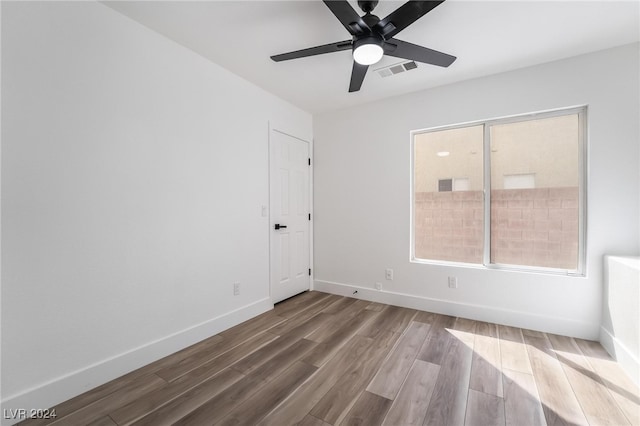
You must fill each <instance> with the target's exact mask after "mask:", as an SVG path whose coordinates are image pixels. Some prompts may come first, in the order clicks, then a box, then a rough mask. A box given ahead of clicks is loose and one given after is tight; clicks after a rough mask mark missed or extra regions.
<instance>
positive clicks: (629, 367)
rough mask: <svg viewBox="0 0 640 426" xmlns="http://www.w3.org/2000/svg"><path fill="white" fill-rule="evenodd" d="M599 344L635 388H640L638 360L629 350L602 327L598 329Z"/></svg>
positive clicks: (639, 363)
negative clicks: (618, 365)
mask: <svg viewBox="0 0 640 426" xmlns="http://www.w3.org/2000/svg"><path fill="white" fill-rule="evenodd" d="M600 344H602V346H603V347H604V348H605V349H606V351H607V352H609V355H611V356H612V357H613V359H615V360H616V361H617V362H618V364H620V366H621V367H622V369H623V370H624V371H625V373H627V374H628V375H629V377H630V378H631V380H633V382H634V383H635V384H636V386H640V360H638V358H637V357H636V356H635V355H634V354H633V353H632V352H631V351H630V350H629V348H627V346H626V345H625V344H624V343H622V342H621V341H620V340H619V339H618V338H616V337H615V336H614V335H613V334H611V333H610V332H609V330H607V329H606V328H604V327H600Z"/></svg>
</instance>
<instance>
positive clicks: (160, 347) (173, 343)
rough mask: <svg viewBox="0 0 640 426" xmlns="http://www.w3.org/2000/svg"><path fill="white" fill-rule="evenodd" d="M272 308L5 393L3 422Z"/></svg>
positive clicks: (237, 313)
mask: <svg viewBox="0 0 640 426" xmlns="http://www.w3.org/2000/svg"><path fill="white" fill-rule="evenodd" d="M271 309H273V303H271V299H270V298H265V299H262V300H258V301H257V302H254V303H251V304H249V305H247V306H244V307H242V308H239V309H236V310H234V311H231V312H228V313H225V314H223V315H220V316H218V317H215V318H212V319H210V320H207V321H205V322H203V323H200V324H197V325H195V326H193V327H190V328H187V329H185V330H182V331H179V332H177V333H174V334H171V335H169V336H166V337H164V338H162V339H158V340H156V341H153V342H150V343H147V344H144V345H142V346H139V347H137V348H134V349H131V350H130V351H128V352H125V353H122V354H120V355H117V356H115V357H111V358H109V359H105V360H102V361H99V362H97V363H95V364H93V365H89V366H86V367H84V368H82V369H79V370H77V371H75V372H73V373H71V374H67V375H65V376H62V377H59V378H57V379H55V380H52V381H50V382H47V383H43V384H41V385H39V386H36V387H34V388H31V389H28V390H26V391H24V392H22V393H20V394H17V395H11V396H9V397H6V398H4V399H3V400H2V402H1V404H0V405H1V407H2V423H1V424H2V426H5V425H12V424H15V423H17V422H18V421H20V420H24V419H8V418H6V417H11V415H12V413H17V411H16V410H18V409H25V410H26V412H27V413H28V412H29V410H31V409H46V408H49V407H53V406H54V405H56V404H59V403H61V402H63V401H66V400H68V399H70V398H73V397H74V396H77V395H80V394H81V393H83V392H86V391H88V390H90V389H93V388H95V387H97V386H100V385H102V384H103V383H106V382H108V381H110V380H113V379H115V378H117V377H120V376H122V375H124V374H126V373H128V372H130V371H133V370H135V369H137V368H140V367H142V366H144V365H147V364H149V363H151V362H153V361H156V360H158V359H160V358H163V357H165V356H167V355H170V354H172V353H174V352H177V351H179V350H181V349H183V348H186V347H187V346H190V345H192V344H194V343H197V342H199V341H201V340H204V339H206V338H208V337H211V336H213V335H215V334H218V333H220V332H221V331H224V330H226V329H228V328H230V327H233V326H234V325H237V324H240V323H241V322H243V321H246V320H248V319H251V318H253V317H255V316H257V315H260V314H262V313H264V312H267V311H269V310H271Z"/></svg>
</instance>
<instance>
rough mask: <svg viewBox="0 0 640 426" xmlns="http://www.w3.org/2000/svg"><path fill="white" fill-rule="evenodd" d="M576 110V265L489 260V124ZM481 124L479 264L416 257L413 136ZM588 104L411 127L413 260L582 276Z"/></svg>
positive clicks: (548, 116)
mask: <svg viewBox="0 0 640 426" xmlns="http://www.w3.org/2000/svg"><path fill="white" fill-rule="evenodd" d="M572 114H576V115H577V116H578V132H579V134H578V175H579V177H578V179H579V182H578V265H577V268H576V269H562V268H546V267H540V266H528V265H511V264H500V263H491V191H490V188H491V131H490V129H491V126H493V125H501V124H509V123H518V122H523V121H529V120H539V119H544V118H551V117H558V116H563V115H572ZM478 125H483V126H484V138H483V144H484V145H483V150H484V151H483V153H484V155H483V176H484V184H483V194H484V249H483V262H482V264H476V263H463V262H455V261H443V260H431V259H420V258H416V257H415V211H414V210H415V181H414V179H415V169H414V168H415V136H416V135H419V134H423V133H430V132H438V131H442V130H450V129H457V128H464V127H471V126H478ZM587 125H588V123H587V106H586V105H579V106H573V107H568V108H560V109H554V110H546V111H538V112H533V113H526V114H518V115H512V116H506V117H500V118H491V119H486V120H478V121H471V122H466V123H459V124H453V125H445V126H437V127H430V128H426V129H418V130H412V131H411V132H410V147H411V149H410V153H411V154H410V168H409V169H410V191H411V194H410V195H411V196H410V199H411V206H410V215H411V218H410V219H411V220H410V236H411V238H410V244H411V247H410V251H409V253H410V257H409V261H410V262H412V263H422V264H432V265H447V266H462V267H472V268H482V269H497V270H508V271H520V272H534V273H548V274H557V275H570V276H580V277H584V276H586V275H587V270H586V256H587V235H586V229H587V183H588V162H587V158H588V127H587Z"/></svg>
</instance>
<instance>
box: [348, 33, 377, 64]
mask: <svg viewBox="0 0 640 426" xmlns="http://www.w3.org/2000/svg"><path fill="white" fill-rule="evenodd" d="M383 42H384V41H383V40H380V39H378V38H376V37H365V38H362V39H360V40H356V41H355V42H354V44H353V60H354V61H356V62H357V63H359V64H360V65H373V64H375V63H376V62H378V61H380V59H382V55H384V50H383V49H382V43H383Z"/></svg>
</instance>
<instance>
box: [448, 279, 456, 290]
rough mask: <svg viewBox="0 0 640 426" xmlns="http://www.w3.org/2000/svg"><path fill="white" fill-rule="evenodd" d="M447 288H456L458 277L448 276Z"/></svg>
mask: <svg viewBox="0 0 640 426" xmlns="http://www.w3.org/2000/svg"><path fill="white" fill-rule="evenodd" d="M449 288H458V277H449Z"/></svg>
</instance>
